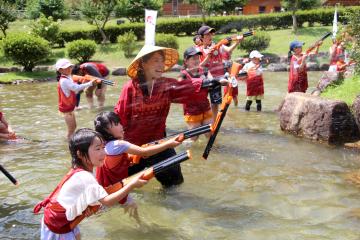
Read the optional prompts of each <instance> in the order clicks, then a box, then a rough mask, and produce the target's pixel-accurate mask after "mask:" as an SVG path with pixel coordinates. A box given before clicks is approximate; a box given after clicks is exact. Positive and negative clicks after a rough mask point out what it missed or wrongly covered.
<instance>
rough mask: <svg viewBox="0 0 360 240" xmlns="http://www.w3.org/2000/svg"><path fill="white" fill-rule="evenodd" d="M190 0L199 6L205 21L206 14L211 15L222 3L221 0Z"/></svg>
mask: <svg viewBox="0 0 360 240" xmlns="http://www.w3.org/2000/svg"><path fill="white" fill-rule="evenodd" d="M188 2H189V3H195V4H197V5H198V6H199V8H200V9H201V16H202V19H203V22H204V23H205V15H207V16H210V14H211V13H212V12H215V11H216V10H217V9H219V6H221V5H222V1H221V0H188Z"/></svg>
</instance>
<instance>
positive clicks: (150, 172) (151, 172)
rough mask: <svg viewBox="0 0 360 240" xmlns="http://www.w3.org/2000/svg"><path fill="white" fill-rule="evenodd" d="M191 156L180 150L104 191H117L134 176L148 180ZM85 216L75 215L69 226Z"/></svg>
mask: <svg viewBox="0 0 360 240" xmlns="http://www.w3.org/2000/svg"><path fill="white" fill-rule="evenodd" d="M190 158H191V153H190V151H189V150H188V151H186V152H182V153H179V154H177V155H175V156H173V157H170V158H168V159H166V160H164V161H162V162H159V163H157V164H155V165H153V166H151V167H149V168H147V169H145V170H143V171H141V172H139V173H137V174H135V175H133V176H130V177H128V178H125V179H123V180H122V181H121V182H118V183H115V184H114V185H110V186H108V187H106V188H105V190H106V192H107V193H108V194H111V193H114V192H117V191H119V190H120V189H121V188H123V187H124V186H125V185H127V184H129V182H130V181H131V180H132V179H133V178H134V177H135V176H139V175H142V177H141V179H143V180H150V179H152V178H153V177H155V176H156V175H157V174H159V173H160V172H163V171H165V170H167V169H169V168H171V167H173V166H176V165H178V164H180V163H181V162H184V161H186V160H188V159H190ZM88 209H89V210H90V211H91V212H92V213H96V212H97V211H99V209H100V205H96V206H89V207H88ZM84 218H85V214H84V213H83V214H81V215H80V216H77V217H76V218H75V219H74V220H73V221H72V222H71V223H70V228H71V229H74V228H75V227H76V226H77V225H78V224H79V223H80V222H81V221H82V220H83V219H84Z"/></svg>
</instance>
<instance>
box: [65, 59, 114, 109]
mask: <svg viewBox="0 0 360 240" xmlns="http://www.w3.org/2000/svg"><path fill="white" fill-rule="evenodd" d="M109 73H110V70H109V69H108V68H107V67H106V66H105V65H104V64H102V63H97V62H85V63H82V64H80V65H76V66H75V67H74V69H73V71H72V74H75V75H81V76H84V75H91V76H94V77H99V78H106V77H107V76H109ZM94 91H95V95H96V97H97V101H98V104H99V108H102V107H104V103H105V92H106V85H105V84H98V85H97V86H90V87H88V88H86V89H85V95H86V99H87V102H88V104H89V108H94V98H93V95H94ZM77 97H78V101H80V96H77Z"/></svg>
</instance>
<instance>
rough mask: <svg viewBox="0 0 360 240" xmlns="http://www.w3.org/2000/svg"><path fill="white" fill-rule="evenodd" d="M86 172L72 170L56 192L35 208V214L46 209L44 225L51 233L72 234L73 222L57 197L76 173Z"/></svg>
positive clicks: (79, 169)
mask: <svg viewBox="0 0 360 240" xmlns="http://www.w3.org/2000/svg"><path fill="white" fill-rule="evenodd" d="M80 171H84V170H83V169H81V168H76V169H71V170H70V171H69V172H68V174H66V176H65V177H64V178H63V179H62V180H61V182H60V183H59V184H58V185H57V186H56V188H55V190H54V191H53V192H52V193H51V194H50V195H49V196H48V197H47V198H45V199H44V200H43V201H42V202H40V203H38V204H37V205H36V206H35V207H34V213H39V212H40V210H41V209H42V208H43V207H44V208H45V209H44V223H45V224H46V226H47V227H48V228H49V229H50V231H52V232H54V233H57V234H64V233H68V232H71V230H72V229H71V228H70V224H71V222H72V221H68V220H67V219H66V213H65V212H66V210H65V208H63V207H62V206H61V205H60V204H59V203H58V201H57V200H56V198H57V195H58V194H59V192H60V189H61V188H62V186H63V185H64V183H65V182H66V181H67V180H69V179H70V178H71V177H72V176H73V175H74V174H75V173H77V172H80Z"/></svg>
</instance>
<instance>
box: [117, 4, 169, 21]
mask: <svg viewBox="0 0 360 240" xmlns="http://www.w3.org/2000/svg"><path fill="white" fill-rule="evenodd" d="M163 3H164V1H163V0H119V4H118V5H117V7H116V10H115V12H116V16H117V17H126V18H128V19H129V20H130V22H140V21H142V20H144V18H145V9H151V10H160V9H161V7H162V5H163Z"/></svg>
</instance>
